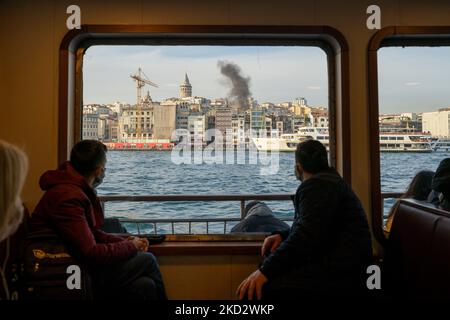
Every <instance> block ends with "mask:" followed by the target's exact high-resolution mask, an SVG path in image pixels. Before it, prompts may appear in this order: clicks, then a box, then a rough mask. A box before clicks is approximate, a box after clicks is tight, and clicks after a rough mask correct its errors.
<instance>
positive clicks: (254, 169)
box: [98, 151, 450, 219]
mask: <svg viewBox="0 0 450 320" xmlns="http://www.w3.org/2000/svg"><path fill="white" fill-rule="evenodd" d="M448 156H450V155H449V154H448V153H444V152H434V153H381V186H382V187H381V188H382V192H402V191H404V190H405V188H406V187H407V185H408V183H409V182H410V180H411V179H412V177H413V176H414V174H415V173H416V172H418V171H420V170H435V169H436V168H437V166H438V164H439V162H440V161H441V160H442V159H443V158H445V157H448ZM278 165H279V170H278V173H277V174H275V175H261V174H260V170H259V169H260V166H261V164H249V163H248V161H247V162H246V164H236V163H234V164H204V163H203V164H180V165H177V164H174V163H173V162H172V161H171V152H170V151H110V152H108V163H107V171H106V178H105V180H104V183H103V184H102V185H101V186H100V187H99V190H98V192H99V195H157V194H219V195H220V194H268V193H269V194H270V193H291V194H293V193H295V190H296V188H297V187H298V185H299V183H300V182H299V181H298V180H296V178H295V175H294V153H292V152H287V153H284V152H282V153H279V162H278ZM393 201H394V200H387V201H386V202H385V212H387V210H388V209H389V207H390V206H391V205H392V203H393ZM268 204H269V206H270V207H271V208H272V210H273V211H274V213H275V215H276V216H278V217H291V216H292V215H293V205H292V202H291V201H269V202H268ZM105 214H106V216H109V217H122V218H135V219H137V218H224V217H231V218H236V217H239V216H240V209H239V202H237V201H235V202H184V201H183V202H109V203H107V204H106V207H105Z"/></svg>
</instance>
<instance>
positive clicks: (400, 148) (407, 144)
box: [380, 132, 433, 152]
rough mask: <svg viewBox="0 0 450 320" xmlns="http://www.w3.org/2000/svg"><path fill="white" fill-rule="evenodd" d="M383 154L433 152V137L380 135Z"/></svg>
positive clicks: (416, 134)
mask: <svg viewBox="0 0 450 320" xmlns="http://www.w3.org/2000/svg"><path fill="white" fill-rule="evenodd" d="M380 151H381V152H432V151H433V144H432V140H431V136H429V135H425V134H420V133H388V132H383V133H381V134H380Z"/></svg>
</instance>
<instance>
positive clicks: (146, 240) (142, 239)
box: [138, 238, 150, 252]
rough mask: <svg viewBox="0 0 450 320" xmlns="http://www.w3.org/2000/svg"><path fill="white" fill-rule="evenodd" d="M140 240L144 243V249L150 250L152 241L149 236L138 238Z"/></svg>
mask: <svg viewBox="0 0 450 320" xmlns="http://www.w3.org/2000/svg"><path fill="white" fill-rule="evenodd" d="M138 239H139V240H141V241H142V242H143V243H144V250H142V251H145V252H146V251H147V250H148V246H149V245H150V243H149V242H148V239H147V238H138Z"/></svg>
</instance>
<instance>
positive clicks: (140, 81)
mask: <svg viewBox="0 0 450 320" xmlns="http://www.w3.org/2000/svg"><path fill="white" fill-rule="evenodd" d="M130 77H131V78H132V79H133V80H134V81H136V88H137V108H136V109H137V110H136V111H137V112H136V116H137V128H136V138H137V139H138V141H139V140H140V139H141V138H142V128H141V117H142V99H141V96H142V95H141V90H142V88H143V87H144V86H145V85H146V84H148V85H149V86H152V87H155V88H158V85H157V84H155V83H153V82H151V81H150V80H149V79H148V77H147V76H146V75H145V73H144V71H142V70H141V68H139V69H138V72H137V73H136V74H132V75H130Z"/></svg>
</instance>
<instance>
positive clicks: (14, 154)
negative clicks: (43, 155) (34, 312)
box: [0, 140, 28, 300]
mask: <svg viewBox="0 0 450 320" xmlns="http://www.w3.org/2000/svg"><path fill="white" fill-rule="evenodd" d="M27 171H28V159H27V156H26V155H25V153H24V152H23V151H22V150H20V149H19V148H17V147H15V146H13V145H11V144H9V143H7V142H4V141H2V140H0V277H1V279H0V281H1V285H0V300H10V299H14V298H15V297H14V295H15V293H17V292H15V290H14V288H13V287H12V281H11V280H12V279H13V272H12V270H13V268H12V266H13V264H15V263H16V262H17V261H18V260H17V259H18V258H19V257H18V253H19V250H17V242H18V241H19V240H20V238H22V232H21V229H22V228H20V229H19V230H18V228H19V226H20V225H21V222H22V220H23V217H24V206H23V204H22V200H21V198H20V193H21V192H22V187H23V185H24V183H25V178H26V176H27ZM15 289H17V288H15Z"/></svg>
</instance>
